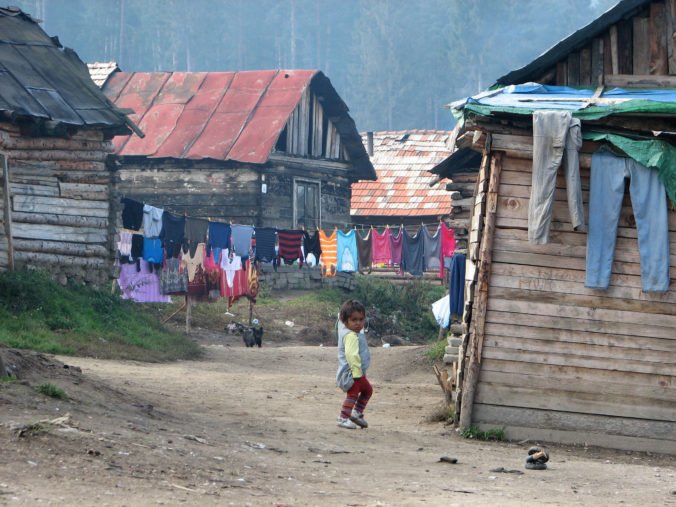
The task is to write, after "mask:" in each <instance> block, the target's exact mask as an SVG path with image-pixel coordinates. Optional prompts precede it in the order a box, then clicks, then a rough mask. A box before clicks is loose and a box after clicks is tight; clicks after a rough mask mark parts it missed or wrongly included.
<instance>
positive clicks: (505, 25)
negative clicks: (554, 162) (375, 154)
mask: <svg viewBox="0 0 676 507" xmlns="http://www.w3.org/2000/svg"><path fill="white" fill-rule="evenodd" d="M616 1H617V0H13V1H12V3H13V4H15V5H18V6H19V7H21V8H22V9H23V10H24V11H25V12H27V13H29V14H31V15H33V16H34V17H36V18H38V19H40V20H42V21H43V23H42V27H43V28H44V29H45V31H46V32H47V33H48V34H49V35H57V36H58V37H59V39H60V41H61V43H62V44H63V45H64V46H67V47H71V48H73V49H75V51H77V53H78V54H79V56H80V58H82V59H83V60H84V61H85V62H88V63H90V62H95V61H99V62H105V61H116V62H117V63H118V65H119V66H120V68H121V69H122V70H125V71H236V70H257V69H278V68H285V69H296V68H303V69H319V70H322V71H323V72H324V73H325V74H326V75H327V76H328V77H329V78H330V79H331V82H332V83H333V85H334V86H335V88H336V89H337V90H338V93H339V94H340V95H341V97H342V98H343V100H344V101H345V102H346V103H347V104H348V107H349V108H350V111H351V114H352V117H353V118H354V119H355V121H356V123H357V128H358V129H359V130H360V131H366V130H376V131H377V130H404V129H449V128H451V127H452V125H453V119H452V117H451V114H450V113H449V112H448V110H446V109H444V106H445V105H446V104H448V103H449V102H452V101H453V100H457V99H460V98H463V97H466V96H468V95H471V94H473V93H476V92H479V91H481V90H483V89H485V88H487V87H489V86H490V85H492V84H493V83H494V82H495V80H496V79H497V78H498V77H500V76H501V75H503V74H505V73H507V72H509V71H510V70H514V69H516V68H519V67H521V66H523V65H525V64H527V63H528V62H530V61H531V60H533V59H534V58H536V57H537V56H538V55H539V54H541V53H542V52H544V51H545V50H547V49H549V48H550V47H551V46H552V45H554V44H555V43H556V42H558V41H559V40H561V39H562V38H564V37H566V36H567V35H569V34H570V33H572V32H574V31H575V30H577V29H579V28H581V27H582V26H584V25H586V24H588V23H589V22H591V21H592V20H593V19H594V18H596V17H598V16H599V15H600V14H602V13H603V12H604V11H605V10H607V9H608V8H610V7H612V5H614V4H615V3H616Z"/></svg>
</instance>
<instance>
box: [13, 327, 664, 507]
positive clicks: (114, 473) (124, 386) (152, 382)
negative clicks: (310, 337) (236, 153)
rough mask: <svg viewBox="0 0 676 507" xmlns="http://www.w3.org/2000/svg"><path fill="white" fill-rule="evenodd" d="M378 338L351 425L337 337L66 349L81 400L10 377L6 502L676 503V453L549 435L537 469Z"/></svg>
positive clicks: (401, 350)
mask: <svg viewBox="0 0 676 507" xmlns="http://www.w3.org/2000/svg"><path fill="white" fill-rule="evenodd" d="M212 342H213V340H212ZM372 352H373V367H372V370H371V371H370V378H371V380H372V383H373V384H374V387H375V394H374V397H373V399H372V402H371V404H370V406H369V408H368V410H367V416H368V421H369V423H370V425H371V427H370V428H369V429H368V430H354V431H350V430H343V429H339V428H338V427H336V424H335V419H336V416H337V412H338V409H339V406H340V403H341V401H342V395H341V393H340V392H339V391H338V390H337V389H336V388H335V387H334V381H333V378H334V372H335V368H336V361H335V353H336V350H335V348H333V347H318V346H314V347H311V346H284V347H277V346H266V347H263V348H262V349H245V348H244V347H243V346H242V345H241V342H239V341H238V340H235V339H234V338H233V340H231V341H229V342H228V343H227V344H225V345H208V346H207V354H206V357H205V358H204V359H203V360H201V361H191V362H179V363H174V364H142V363H135V362H119V361H101V360H96V359H80V358H77V359H76V358H60V359H62V360H63V361H67V362H68V363H70V364H72V365H76V366H79V367H81V368H82V374H81V375H79V374H76V373H74V372H75V370H74V369H73V368H72V367H71V368H70V369H68V370H64V371H67V372H68V373H67V374H66V373H64V372H63V371H58V372H55V374H54V380H52V382H53V383H54V384H57V385H60V386H61V387H63V388H64V389H65V390H66V392H67V393H68V394H69V396H70V397H71V399H70V400H69V401H60V400H52V399H50V398H45V397H44V396H42V395H38V394H35V392H34V389H33V387H34V386H33V384H35V383H36V382H39V380H38V379H31V380H30V381H29V382H28V383H27V384H26V383H23V384H21V383H17V385H12V386H4V387H2V388H1V389H0V423H1V425H0V457H1V458H2V459H1V460H0V505H12V506H13V505H80V506H84V505H96V506H106V505H110V506H113V505H114V506H122V505H126V506H136V505H138V506H141V505H143V506H145V505H180V504H184V505H200V506H202V505H237V506H239V505H275V506H281V505H284V506H292V505H293V506H301V505H308V506H315V505H322V506H333V505H354V506H357V505H368V506H374V505H444V506H448V505H489V504H494V505H501V506H503V505H519V506H520V505H523V504H524V503H525V502H529V503H533V502H535V503H537V504H541V505H589V504H592V503H593V504H594V505H597V506H601V505H618V504H626V505H676V459H674V458H667V457H654V456H653V457H651V456H645V455H642V454H636V453H634V454H627V453H616V452H612V451H599V450H596V451H594V450H590V449H587V450H585V449H578V448H563V447H550V451H551V456H552V459H551V461H550V466H549V469H548V470H546V471H529V470H525V469H524V466H523V465H524V461H525V456H526V454H525V450H526V449H527V448H528V446H529V445H530V444H529V443H521V444H506V443H485V442H475V441H467V440H465V439H462V438H460V437H459V436H458V435H457V434H456V433H455V432H454V431H453V430H452V429H451V428H450V427H449V426H445V425H444V424H442V423H438V422H437V423H432V422H427V417H428V416H429V415H430V414H431V413H432V412H433V411H434V409H435V408H436V407H438V406H439V403H440V400H441V398H442V394H441V390H440V389H439V387H438V386H437V385H436V383H435V382H436V381H435V379H434V376H433V375H432V373H431V368H430V366H429V364H428V363H426V362H425V360H424V359H423V357H422V349H421V348H418V347H394V348H390V349H383V348H378V349H373V351H372ZM57 373H58V375H57ZM65 413H69V414H70V419H69V420H68V422H62V423H61V424H57V425H54V426H49V425H43V426H44V427H43V428H40V429H41V430H42V431H37V432H31V431H28V432H26V436H24V437H21V438H18V437H17V436H16V434H17V431H16V429H11V428H16V425H17V423H24V424H25V423H29V422H33V421H36V420H38V419H43V418H48V419H49V418H54V417H58V416H62V415H64V414H65ZM441 456H449V457H455V458H457V459H458V463H457V464H455V465H451V464H447V463H440V462H439V458H440V457H441ZM498 467H503V468H504V469H506V470H515V471H517V472H518V473H505V472H495V471H491V470H492V469H496V468H498Z"/></svg>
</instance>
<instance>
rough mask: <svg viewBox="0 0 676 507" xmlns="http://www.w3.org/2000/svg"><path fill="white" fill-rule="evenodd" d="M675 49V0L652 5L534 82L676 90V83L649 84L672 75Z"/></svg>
mask: <svg viewBox="0 0 676 507" xmlns="http://www.w3.org/2000/svg"><path fill="white" fill-rule="evenodd" d="M675 47H676V0H660V1H655V2H652V3H651V4H650V5H648V6H646V8H645V9H643V10H642V11H641V12H639V13H638V14H636V15H635V16H634V17H633V18H631V19H625V20H622V21H619V22H618V23H617V24H615V25H613V26H611V27H610V28H609V29H608V30H607V31H606V32H605V33H604V34H601V35H600V36H598V37H596V38H594V39H592V40H590V41H588V43H587V44H586V45H585V46H583V47H581V48H578V49H576V50H575V51H573V52H571V53H570V54H568V55H567V57H566V58H565V59H563V60H561V61H560V62H558V63H557V64H556V65H555V66H554V67H552V68H551V69H548V70H547V72H545V73H543V74H542V76H534V78H533V79H534V80H536V81H539V82H542V83H545V84H558V85H568V86H585V85H590V86H598V85H607V86H632V85H634V84H635V85H637V86H638V85H641V86H644V87H645V86H651V85H652V86H661V85H663V86H670V87H676V79H671V80H667V81H666V82H665V81H664V80H660V81H655V82H651V80H650V77H651V76H669V75H671V76H673V75H676V52H675V51H674V48H675ZM660 83H662V84H661V85H660Z"/></svg>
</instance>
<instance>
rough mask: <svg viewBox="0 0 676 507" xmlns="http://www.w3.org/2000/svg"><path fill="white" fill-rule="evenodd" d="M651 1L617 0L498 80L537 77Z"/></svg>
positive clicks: (506, 81)
mask: <svg viewBox="0 0 676 507" xmlns="http://www.w3.org/2000/svg"><path fill="white" fill-rule="evenodd" d="M650 2H651V0H622V1H620V2H618V3H617V4H616V5H615V6H614V7H611V8H610V9H608V10H607V11H606V12H604V13H603V14H602V15H601V16H599V17H598V18H596V19H595V20H594V21H592V22H591V23H589V24H588V25H587V26H585V27H583V28H581V29H579V30H578V31H576V32H574V33H572V34H571V35H569V36H568V37H566V38H565V39H563V40H561V41H560V42H558V43H556V44H555V45H554V46H552V47H551V48H550V49H548V50H547V51H545V52H544V53H542V54H541V55H540V56H538V57H537V58H536V59H535V60H533V61H532V62H530V63H529V64H528V65H525V66H523V67H521V68H520V69H517V70H513V71H512V72H510V73H508V74H505V75H504V76H502V77H501V78H498V80H497V82H496V84H501V85H510V84H519V83H523V82H525V81H532V80H534V79H537V78H538V77H539V76H540V75H541V74H543V73H544V72H547V70H549V68H551V67H552V66H554V65H556V64H557V63H558V62H559V61H560V60H561V59H562V58H564V57H566V56H568V54H569V53H572V52H573V51H576V50H578V49H580V48H581V47H583V46H584V45H585V44H587V43H588V42H589V41H590V40H591V39H593V38H594V37H597V36H598V35H600V34H602V33H604V32H605V31H606V30H608V28H610V26H611V25H614V24H615V23H617V22H618V21H620V20H621V19H623V18H627V17H631V16H632V15H633V14H635V13H636V12H637V11H638V10H640V9H641V8H642V7H644V6H646V5H648V4H649V3H650Z"/></svg>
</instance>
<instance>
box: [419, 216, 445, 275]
mask: <svg viewBox="0 0 676 507" xmlns="http://www.w3.org/2000/svg"><path fill="white" fill-rule="evenodd" d="M422 233H423V237H422V238H423V252H424V258H425V262H424V265H423V266H424V268H425V271H432V270H441V269H442V265H441V225H439V226H438V227H437V230H436V232H435V233H434V235H432V234H430V233H429V231H428V230H427V227H424V226H423V227H422Z"/></svg>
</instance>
